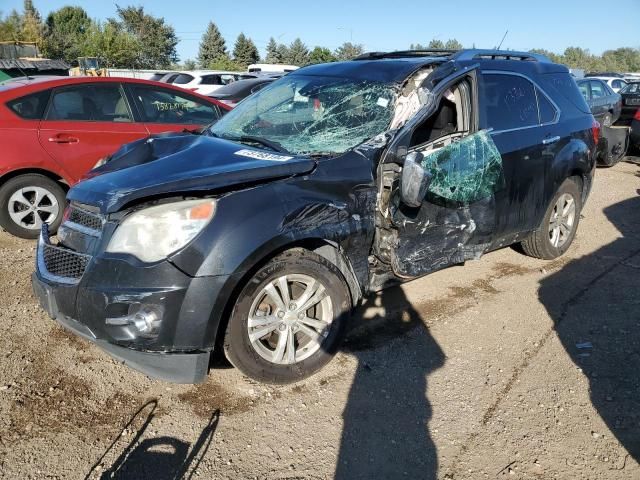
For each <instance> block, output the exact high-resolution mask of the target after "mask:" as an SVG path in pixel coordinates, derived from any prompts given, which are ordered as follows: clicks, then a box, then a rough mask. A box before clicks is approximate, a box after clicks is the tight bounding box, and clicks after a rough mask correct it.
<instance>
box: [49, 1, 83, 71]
mask: <svg viewBox="0 0 640 480" xmlns="http://www.w3.org/2000/svg"><path fill="white" fill-rule="evenodd" d="M91 25H92V22H91V19H90V18H89V16H88V15H87V12H85V11H84V9H83V8H81V7H69V6H67V7H62V8H60V9H59V10H55V11H53V12H51V13H50V14H49V15H48V16H47V20H46V22H45V30H44V38H43V41H42V54H43V55H44V56H45V57H48V58H54V59H62V60H65V61H66V62H67V63H70V64H75V63H76V62H77V60H78V57H81V56H83V54H84V51H85V45H86V36H87V33H88V32H89V31H90V29H91Z"/></svg>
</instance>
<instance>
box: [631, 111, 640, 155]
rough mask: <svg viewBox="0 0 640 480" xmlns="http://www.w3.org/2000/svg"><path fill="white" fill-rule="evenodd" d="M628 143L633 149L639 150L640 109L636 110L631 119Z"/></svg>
mask: <svg viewBox="0 0 640 480" xmlns="http://www.w3.org/2000/svg"><path fill="white" fill-rule="evenodd" d="M629 143H630V144H631V145H632V146H633V147H634V148H635V149H640V108H638V109H637V110H636V113H635V115H634V116H633V119H631V135H630V137H629Z"/></svg>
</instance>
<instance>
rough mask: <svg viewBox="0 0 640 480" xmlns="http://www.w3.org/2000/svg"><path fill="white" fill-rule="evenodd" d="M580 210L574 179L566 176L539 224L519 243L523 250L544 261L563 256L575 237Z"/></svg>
mask: <svg viewBox="0 0 640 480" xmlns="http://www.w3.org/2000/svg"><path fill="white" fill-rule="evenodd" d="M581 210H582V194H581V191H580V187H579V185H578V181H577V180H576V179H575V178H568V179H567V180H565V181H564V183H563V184H562V185H560V188H559V189H558V191H557V192H556V194H555V196H554V197H553V200H552V201H551V203H550V204H549V207H548V208H547V212H546V214H545V216H544V218H543V219H542V224H541V225H540V227H538V229H537V230H536V231H535V232H533V233H532V234H531V236H530V237H529V238H527V239H526V240H525V241H523V242H522V244H521V245H522V249H523V250H524V252H525V253H526V254H527V255H530V256H532V257H536V258H542V259H544V260H552V259H554V258H557V257H559V256H561V255H563V254H564V253H565V252H566V251H567V250H568V248H569V247H570V246H571V243H572V242H573V239H574V238H575V236H576V231H577V230H578V223H579V222H580V212H581Z"/></svg>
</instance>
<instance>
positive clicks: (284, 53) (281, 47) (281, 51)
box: [277, 43, 291, 64]
mask: <svg viewBox="0 0 640 480" xmlns="http://www.w3.org/2000/svg"><path fill="white" fill-rule="evenodd" d="M277 52H278V55H277V58H278V62H279V63H287V64H290V63H291V58H290V57H289V47H287V46H286V45H285V44H284V43H280V44H278V48H277Z"/></svg>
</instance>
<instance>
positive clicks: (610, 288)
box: [539, 191, 640, 468]
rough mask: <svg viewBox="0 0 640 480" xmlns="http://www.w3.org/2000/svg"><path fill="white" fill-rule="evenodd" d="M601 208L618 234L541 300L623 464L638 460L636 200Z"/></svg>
mask: <svg viewBox="0 0 640 480" xmlns="http://www.w3.org/2000/svg"><path fill="white" fill-rule="evenodd" d="M639 193H640V191H639ZM604 213H605V215H606V216H607V219H608V220H609V221H610V222H611V223H613V224H614V225H615V226H616V228H617V229H618V230H619V232H620V235H621V236H620V237H619V238H618V239H617V240H615V241H614V242H612V243H610V244H608V245H606V246H604V247H602V248H600V249H599V250H597V251H596V252H594V253H591V254H589V255H586V256H584V257H581V258H578V259H576V260H573V261H572V262H570V263H568V264H567V265H566V266H565V267H563V268H562V269H561V270H560V271H558V272H557V273H554V274H553V275H551V276H549V277H546V278H545V279H544V280H543V281H542V282H541V284H540V288H539V298H540V301H541V302H542V304H543V305H544V306H545V307H546V309H547V311H548V312H549V315H550V316H551V318H553V320H554V323H555V330H556V333H557V335H558V338H559V339H560V341H561V342H562V345H563V346H564V348H565V350H566V351H567V353H568V355H569V356H570V357H571V359H572V360H573V362H574V363H575V364H576V366H577V367H578V368H580V369H581V371H582V373H583V374H584V375H585V377H586V378H587V379H588V381H589V393H590V397H591V402H592V404H593V406H594V408H595V409H596V410H597V412H598V414H599V415H600V417H601V418H602V419H603V420H604V422H605V423H606V424H607V426H608V428H609V430H610V431H611V433H612V434H613V435H615V437H616V438H617V439H618V441H619V442H620V443H621V444H622V445H623V446H624V448H625V449H626V451H627V452H628V455H623V458H620V459H619V461H618V468H624V466H625V464H626V463H627V460H628V456H631V457H632V458H633V459H635V460H636V461H637V462H640V434H639V431H640V376H639V375H638V372H640V197H634V198H631V199H628V200H625V201H622V202H620V203H617V204H614V205H612V206H609V207H607V208H605V210H604ZM582 235H589V232H587V231H584V230H583V231H582ZM601 434H602V432H593V436H594V437H599V436H600V435H601ZM612 460H613V459H612ZM613 461H614V462H615V460H613Z"/></svg>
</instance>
